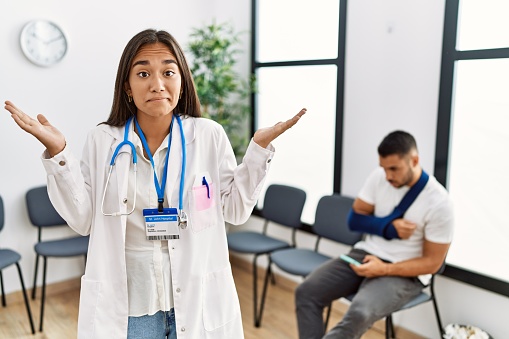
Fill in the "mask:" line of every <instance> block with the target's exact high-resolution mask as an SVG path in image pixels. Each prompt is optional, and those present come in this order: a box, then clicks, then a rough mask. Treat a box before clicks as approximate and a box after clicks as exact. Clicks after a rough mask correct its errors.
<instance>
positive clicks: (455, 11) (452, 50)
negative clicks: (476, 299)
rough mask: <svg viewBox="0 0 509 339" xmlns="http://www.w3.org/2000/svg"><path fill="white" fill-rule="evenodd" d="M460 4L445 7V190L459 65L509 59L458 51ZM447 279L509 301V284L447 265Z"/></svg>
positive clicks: (439, 141)
mask: <svg viewBox="0 0 509 339" xmlns="http://www.w3.org/2000/svg"><path fill="white" fill-rule="evenodd" d="M460 1H461V0H446V3H445V18H444V34H443V43H442V63H441V74H440V93H439V99H438V116H437V134H436V143H435V167H434V174H435V177H436V178H437V180H438V181H439V182H440V183H441V184H442V185H444V187H447V173H448V170H449V159H450V146H451V127H452V124H451V123H452V104H453V96H454V70H455V63H456V61H459V60H480V59H499V58H504V59H505V58H509V48H493V49H479V50H462V51H459V50H457V49H456V43H457V40H456V39H457V33H458V18H459V6H460ZM443 275H444V276H446V277H448V278H451V279H455V280H459V281H462V282H464V283H467V284H470V285H473V286H476V287H480V288H483V289H485V290H488V291H491V292H495V293H498V294H501V295H504V296H508V297H509V282H506V281H503V280H500V279H496V278H492V277H489V276H486V275H483V274H480V273H476V272H473V271H469V270H467V269H465V268H462V267H459V266H455V265H451V264H447V265H446V268H445V271H444V272H443Z"/></svg>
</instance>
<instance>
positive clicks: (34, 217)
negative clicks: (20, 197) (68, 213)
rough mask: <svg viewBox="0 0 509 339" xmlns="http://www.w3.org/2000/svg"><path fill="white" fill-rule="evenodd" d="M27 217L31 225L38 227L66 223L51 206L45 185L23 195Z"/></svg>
mask: <svg viewBox="0 0 509 339" xmlns="http://www.w3.org/2000/svg"><path fill="white" fill-rule="evenodd" d="M25 198H26V203H27V209H28V217H29V218H30V222H31V223H32V225H34V226H36V227H39V229H40V228H41V227H53V226H62V225H67V223H66V222H65V220H64V219H62V217H61V216H60V214H58V212H57V211H56V210H55V208H54V207H53V204H52V203H51V200H50V199H49V196H48V189H47V187H46V186H40V187H35V188H32V189H30V190H28V192H27V193H26V195H25Z"/></svg>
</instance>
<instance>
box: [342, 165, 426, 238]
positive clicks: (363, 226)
mask: <svg viewBox="0 0 509 339" xmlns="http://www.w3.org/2000/svg"><path fill="white" fill-rule="evenodd" d="M428 180H429V175H428V174H427V173H426V172H424V170H423V171H422V173H421V176H420V178H419V180H417V182H416V183H415V185H413V186H412V187H410V189H409V190H408V192H407V193H406V194H405V196H404V197H403V199H401V201H400V202H399V204H398V205H397V206H396V207H395V208H394V210H393V211H392V213H391V214H389V215H387V216H385V217H375V216H373V215H366V214H359V213H356V212H355V211H354V210H353V209H351V210H350V213H349V214H348V227H349V228H350V230H352V231H358V232H363V233H369V234H375V235H378V236H381V237H384V238H385V239H387V240H390V239H396V238H397V239H399V236H398V232H397V231H396V228H395V227H394V225H393V224H392V222H393V221H394V220H395V219H399V218H402V217H403V215H404V214H405V212H406V210H407V209H408V208H409V207H410V206H411V205H412V203H413V202H414V201H415V199H416V198H417V196H418V195H419V193H421V191H422V190H423V188H424V186H426V184H427V182H428Z"/></svg>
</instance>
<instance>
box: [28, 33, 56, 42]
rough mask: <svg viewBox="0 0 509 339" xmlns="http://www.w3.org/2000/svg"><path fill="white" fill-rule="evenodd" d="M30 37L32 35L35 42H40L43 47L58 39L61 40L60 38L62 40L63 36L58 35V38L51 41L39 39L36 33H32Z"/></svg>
mask: <svg viewBox="0 0 509 339" xmlns="http://www.w3.org/2000/svg"><path fill="white" fill-rule="evenodd" d="M31 35H32V36H33V37H34V38H36V39H37V40H39V41H40V42H42V43H43V44H45V45H48V44H51V43H52V42H55V41H58V40H60V39H62V38H63V36H61V35H59V36H57V37H55V38H53V39H50V40H45V39H43V38H42V37H40V36H39V35H37V33H36V32H32V33H31Z"/></svg>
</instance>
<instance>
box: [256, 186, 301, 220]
mask: <svg viewBox="0 0 509 339" xmlns="http://www.w3.org/2000/svg"><path fill="white" fill-rule="evenodd" d="M305 202H306V192H304V191H303V190H301V189H299V188H296V187H291V186H286V185H277V184H272V185H270V186H269V187H268V188H267V191H266V192H265V198H264V199H263V208H262V212H261V213H262V216H263V217H264V218H265V219H266V220H269V221H273V222H275V223H278V224H280V225H283V226H287V227H292V228H299V227H300V226H301V224H302V223H301V220H300V218H301V215H302V209H303V208H304V203H305Z"/></svg>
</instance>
